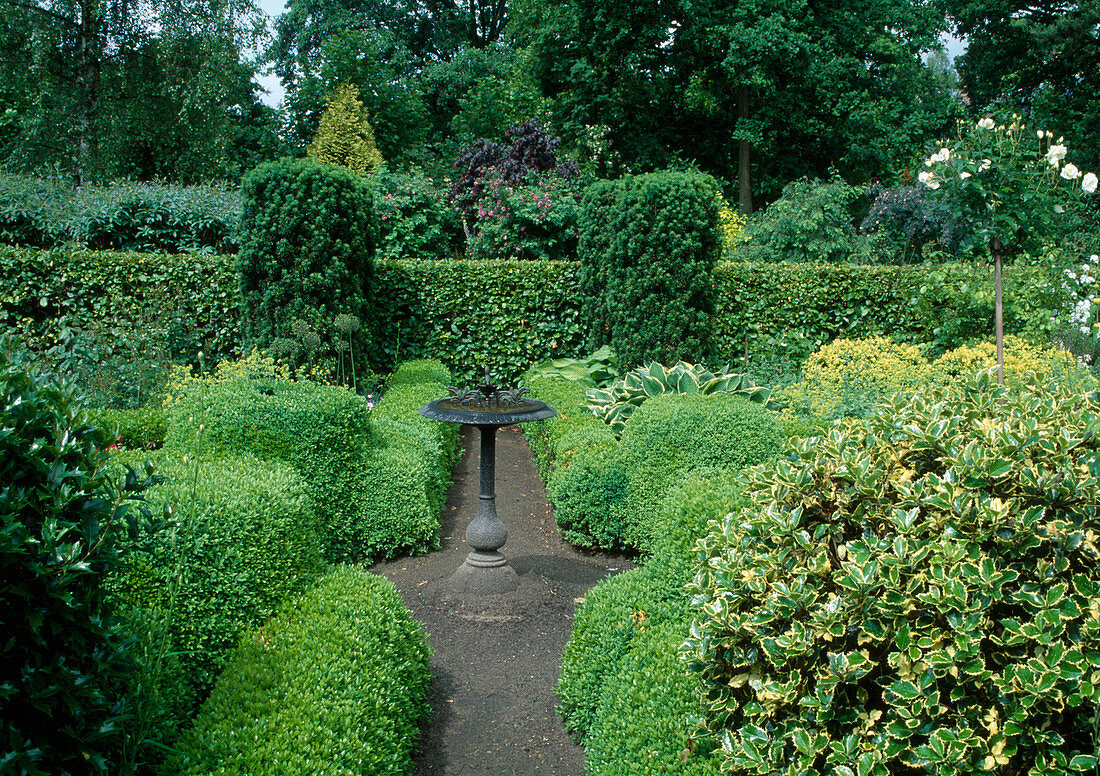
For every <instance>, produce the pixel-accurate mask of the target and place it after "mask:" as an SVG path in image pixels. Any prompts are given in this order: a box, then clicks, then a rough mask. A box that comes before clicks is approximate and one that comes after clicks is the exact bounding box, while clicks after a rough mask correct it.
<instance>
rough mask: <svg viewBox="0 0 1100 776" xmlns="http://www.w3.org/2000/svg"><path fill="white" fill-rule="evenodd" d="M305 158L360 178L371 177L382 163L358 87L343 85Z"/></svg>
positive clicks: (327, 106) (329, 106)
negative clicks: (344, 169)
mask: <svg viewBox="0 0 1100 776" xmlns="http://www.w3.org/2000/svg"><path fill="white" fill-rule="evenodd" d="M306 155H307V156H309V157H310V158H312V159H316V160H317V161H319V162H324V163H326V164H337V165H340V166H341V167H346V168H348V169H349V170H351V171H352V172H354V173H357V174H359V175H368V174H370V173H371V172H372V171H373V170H374V168H375V167H377V166H378V165H380V164H381V163H382V154H381V153H379V151H378V146H377V145H376V144H375V142H374V129H372V128H371V125H370V121H368V120H367V111H366V109H365V108H364V107H363V103H362V102H360V100H359V88H358V87H357V86H355V84H341V85H340V86H338V87H337V88H336V92H335V93H334V94H333V95H332V97H331V98H329V101H328V104H327V105H326V106H325V112H324V113H323V114H321V123H320V124H319V125H318V127H317V133H316V134H315V135H314V136H313V142H312V143H310V144H309V148H308V149H306Z"/></svg>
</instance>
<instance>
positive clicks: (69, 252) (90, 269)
mask: <svg viewBox="0 0 1100 776" xmlns="http://www.w3.org/2000/svg"><path fill="white" fill-rule="evenodd" d="M579 274H580V265H579V264H578V263H574V262H544V261H522V262H514V261H477V262H471V261H463V260H448V261H427V260H402V261H382V262H377V263H376V265H375V273H374V279H373V287H374V291H373V293H374V297H375V299H378V300H384V301H385V304H386V305H387V308H388V309H386V310H384V311H381V312H380V314H381V315H382V316H383V319H382V320H381V321H378V322H377V323H376V325H377V326H378V328H377V329H376V334H375V337H374V339H373V341H372V343H371V346H372V347H373V348H374V349H375V353H374V354H373V356H372V360H373V361H375V362H377V363H379V364H380V365H382V366H386V365H387V364H388V365H390V366H392V364H393V363H395V361H396V354H397V353H400V355H401V357H402V359H405V358H416V357H419V358H435V359H439V360H441V361H443V363H444V364H446V365H447V367H448V368H449V369H450V370H451V371H452V373H453V374H454V376H455V379H456V380H458V381H460V382H467V383H468V382H470V381H471V379H472V378H474V377H477V376H480V374H482V372H483V369H484V365H488V366H490V367H491V368H492V369H493V372H494V376H495V377H498V378H505V379H516V378H518V377H519V375H521V374H522V373H523V371H524V370H525V369H527V368H528V367H529V366H530V365H531V364H532V363H535V362H538V361H539V360H542V359H545V358H548V357H552V356H561V355H578V354H580V353H581V352H582V351H583V350H584V336H583V334H582V327H581V313H580V297H579V284H580V279H579ZM1060 288H1061V282H1060V281H1059V280H1057V279H1056V278H1053V277H1051V272H1050V270H1047V269H1044V268H1042V267H1039V266H1030V265H1023V264H1020V265H1017V266H1013V267H1010V268H1008V270H1006V272H1005V304H1006V313H1005V321H1006V328H1007V330H1008V331H1009V332H1010V333H1020V334H1024V335H1045V334H1047V333H1048V332H1049V326H1050V315H1051V312H1050V311H1051V310H1052V309H1054V307H1055V306H1056V305H1057V304H1058V295H1057V294H1058V290H1059V289H1060ZM714 299H715V310H716V312H715V316H714V319H713V321H714V342H715V345H716V348H715V349H716V353H717V359H718V360H720V361H725V360H731V361H734V362H735V363H736V362H741V361H742V360H744V359H745V357H746V355H747V356H748V357H749V358H752V357H753V356H756V355H760V354H772V353H777V352H778V353H784V352H785V353H787V354H789V355H791V356H793V357H795V358H796V359H798V360H801V359H802V358H804V357H805V356H807V355H809V354H810V353H812V352H813V351H814V350H816V349H817V348H818V347H819V346H820V345H822V344H824V343H826V342H828V341H831V340H833V339H835V338H837V337H848V338H859V337H868V336H873V335H876V334H888V335H890V336H891V337H892V338H894V339H898V340H902V341H907V342H913V343H931V344H932V345H933V346H934V349H935V350H936V351H941V352H942V351H943V350H947V349H949V348H950V347H953V346H955V345H957V344H958V343H960V342H963V341H966V340H968V339H974V338H983V339H984V338H987V337H988V336H989V334H990V332H992V331H993V283H992V272H991V271H989V270H988V269H987V268H985V267H981V266H974V265H965V264H945V265H936V266H903V267H897V266H855V265H846V264H838V265H811V264H761V263H751V262H736V263H725V264H719V265H718V266H717V267H716V268H715V270H714ZM239 311H240V299H239V296H238V294H237V290H236V277H235V273H234V269H233V257H231V256H204V255H181V256H167V255H152V254H149V255H146V254H136V253H117V252H106V251H105V252H89V251H83V250H73V249H56V250H51V251H35V250H28V249H22V248H11V247H6V246H0V326H3V327H4V328H6V329H10V330H13V331H14V332H15V333H17V334H18V335H19V336H20V337H21V338H22V339H23V340H24V341H25V342H26V343H27V344H29V345H30V346H31V347H32V349H34V350H38V351H41V350H44V349H46V348H48V347H50V346H52V345H53V344H55V343H56V342H57V340H58V337H59V334H60V332H61V323H62V322H64V324H65V325H66V326H69V327H72V326H76V327H79V328H85V327H88V326H92V325H95V326H99V327H102V328H112V327H113V328H115V329H119V330H125V329H126V327H130V328H134V327H139V326H143V327H146V328H148V327H149V326H160V327H162V328H163V332H164V334H163V336H164V340H165V343H166V346H168V347H169V354H170V355H171V357H172V358H173V359H174V360H176V361H189V362H192V363H197V361H198V353H199V351H200V350H201V351H202V352H203V354H204V357H205V361H206V363H213V362H216V361H217V360H219V359H221V358H223V357H225V356H229V355H234V354H235V349H236V346H237V343H238V342H239V339H240V327H239ZM937 354H938V353H936V352H934V353H933V354H932V355H937Z"/></svg>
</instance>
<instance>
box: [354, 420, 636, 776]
mask: <svg viewBox="0 0 1100 776" xmlns="http://www.w3.org/2000/svg"><path fill="white" fill-rule="evenodd" d="M478 441H479V440H478V431H477V430H476V429H474V428H471V427H468V426H463V428H462V445H463V448H464V453H463V455H462V458H461V459H460V460H459V462H458V464H457V465H456V467H455V470H454V482H453V484H452V486H451V489H450V490H449V491H448V494H447V506H446V508H445V513H444V515H443V520H442V523H443V526H442V547H441V549H439V550H438V551H436V552H433V553H430V554H428V555H423V556H420V557H415V558H399V559H397V560H393V561H389V562H387V563H381V564H377V565H376V566H375V567H374V568H373V569H372V571H375V572H377V573H380V574H382V575H384V576H385V577H387V578H388V579H390V580H391V581H392V582H393V583H394V584H395V585H396V586H397V589H398V590H399V591H400V592H401V595H402V597H403V598H404V600H405V604H406V605H407V606H408V607H409V608H410V609H411V610H412V613H413V616H414V617H416V618H417V619H418V620H419V621H420V622H421V623H422V624H423V626H424V631H425V633H426V634H427V638H428V643H429V644H430V645H431V647H432V650H433V651H434V655H433V657H432V674H433V678H432V687H431V698H430V700H431V704H432V715H431V718H430V719H429V720H428V722H427V725H426V728H425V730H424V735H423V741H422V750H421V752H420V755H419V757H418V759H417V769H416V774H417V776H478V775H480V774H485V776H489V775H490V774H492V776H507V775H508V774H539V775H540V776H581V775H582V774H583V773H584V750H583V749H582V748H581V747H580V746H578V745H577V744H576V743H575V742H573V741H572V740H571V739H570V737H569V735H568V734H567V733H566V732H565V730H564V729H563V728H562V724H561V719H560V718H559V717H558V715H557V712H555V711H554V707H555V705H556V704H557V702H558V698H557V696H556V695H555V693H554V689H555V686H556V685H557V681H558V675H559V673H560V671H561V653H562V649H563V648H564V646H565V643H566V641H567V640H568V639H569V633H570V631H571V629H572V626H573V613H574V610H575V608H576V603H577V600H578V599H580V598H581V597H583V596H584V594H585V592H586V591H587V590H589V589H590V588H591V587H592V586H593V585H595V584H596V583H597V582H599V581H600V580H601V579H603V578H604V577H606V576H608V575H609V574H613V573H615V572H617V571H622V570H625V569H627V568H630V567H631V566H632V564H631V562H630V560H629V559H628V558H626V557H623V556H617V555H608V554H602V553H583V552H580V551H578V550H576V549H574V548H573V547H572V546H571V545H569V544H567V543H566V542H565V541H563V540H562V538H561V536H560V535H559V534H558V531H557V528H556V525H555V523H554V516H553V512H552V510H551V507H550V505H549V503H548V502H547V500H546V491H545V489H544V488H543V485H542V481H541V480H540V479H539V476H538V472H537V471H536V470H535V468H534V466H533V464H532V460H531V451H530V448H528V447H527V443H526V442H525V441H524V439H523V435H522V434H521V433H520V431H519V429H518V428H516V427H514V426H513V427H510V428H503V429H500V430H499V431H498V432H497V444H496V496H497V499H496V503H497V513H498V515H499V516H500V518H501V520H503V521H504V523H505V525H507V527H508V541H507V543H506V544H505V545H504V547H503V548H502V552H503V553H504V554H505V555H506V556H507V557H508V559H509V561H510V563H511V565H512V567H513V568H514V569H515V570H516V572H518V574H519V580H520V586H519V590H517V591H516V592H515V593H509V594H507V595H496V596H483V597H480V598H477V597H472V596H470V595H463V594H455V593H453V592H451V591H450V589H449V588H448V586H447V580H448V578H449V577H450V576H451V574H453V573H454V571H455V570H456V569H457V568H458V567H459V566H460V565H462V561H463V560H464V559H465V557H466V554H467V552H468V551H469V548H468V546H467V545H466V541H465V538H464V537H465V531H466V525H467V523H469V521H470V520H471V519H472V518H473V516H474V514H475V512H476V509H477V501H478V498H477V496H478V458H479V454H478Z"/></svg>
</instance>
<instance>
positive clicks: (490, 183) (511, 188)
mask: <svg viewBox="0 0 1100 776" xmlns="http://www.w3.org/2000/svg"><path fill="white" fill-rule="evenodd" d="M531 178H532V179H531V182H529V183H527V184H511V183H506V182H505V181H504V180H502V179H501V177H500V176H499V175H496V174H490V175H488V176H487V180H486V181H485V186H484V188H483V190H482V193H481V196H479V197H478V198H477V200H476V202H475V206H474V208H472V209H471V213H470V216H469V217H468V218H470V219H471V220H472V223H469V224H468V225H467V226H468V228H469V237H468V239H467V249H466V253H467V255H468V256H469V257H470V258H473V259H536V260H546V259H551V260H553V259H561V260H571V259H575V258H576V257H577V216H578V214H579V212H580V197H581V193H582V192H583V187H582V185H581V184H580V183H579V181H578V180H577V179H576V178H573V179H568V178H565V177H562V176H561V175H558V174H557V173H553V172H551V173H545V174H543V175H539V176H537V177H536V176H531Z"/></svg>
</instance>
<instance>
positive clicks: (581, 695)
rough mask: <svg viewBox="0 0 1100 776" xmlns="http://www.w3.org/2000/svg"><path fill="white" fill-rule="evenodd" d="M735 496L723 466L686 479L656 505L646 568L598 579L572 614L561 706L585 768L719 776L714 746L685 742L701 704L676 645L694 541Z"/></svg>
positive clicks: (684, 622)
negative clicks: (580, 748)
mask: <svg viewBox="0 0 1100 776" xmlns="http://www.w3.org/2000/svg"><path fill="white" fill-rule="evenodd" d="M740 498H741V496H740V486H739V485H738V483H737V481H736V478H735V476H734V475H732V474H731V473H729V472H719V471H716V470H713V469H709V470H699V471H697V472H695V473H694V474H692V475H689V476H687V477H686V478H685V479H684V480H683V481H682V482H680V483H679V484H678V485H677V486H675V487H672V488H670V489H669V490H668V491H667V492H666V493H665V496H664V499H663V500H662V501H661V502H660V505H659V507H657V508H656V509H654V518H653V521H654V524H655V529H656V530H655V536H656V538H655V540H654V543H653V545H652V550H653V551H652V554H651V555H650V556H649V558H648V559H647V560H646V562H645V565H643V566H642V567H640V568H636V569H632V570H630V571H627V572H624V573H622V574H619V575H617V576H614V577H611V578H610V579H606V580H604V581H603V582H601V583H600V584H599V585H597V586H596V587H595V588H593V589H592V590H590V591H589V592H588V594H587V595H586V596H585V598H584V601H583V603H582V604H581V606H580V608H579V609H578V610H577V616H576V621H575V624H574V626H573V632H572V634H571V635H570V638H569V642H568V643H567V644H566V647H565V651H564V654H563V655H562V671H561V678H560V680H559V683H558V696H559V698H560V699H561V704H560V706H559V707H558V711H559V713H560V714H561V715H562V718H563V719H564V721H565V724H566V727H568V728H569V729H571V730H573V731H575V732H576V733H578V734H579V735H580V737H581V739H582V741H583V742H584V745H585V752H586V757H587V763H586V764H587V769H588V771H589V773H593V774H607V775H610V774H639V775H641V774H658V773H678V774H704V773H708V774H709V773H717V770H716V768H715V767H714V766H715V765H716V761H715V758H714V757H713V755H712V754H711V752H712V751H713V749H714V747H713V745H711V742H708V741H706V740H703V741H699V742H694V741H692V742H690V743H689V741H690V738H691V736H692V735H693V733H694V726H693V724H692V723H691V719H692V718H693V717H697V716H699V715H700V714H701V712H702V706H701V703H700V701H699V694H698V689H699V685H698V682H697V680H696V679H695V678H694V677H693V676H692V675H691V674H690V672H689V671H688V670H687V666H686V665H685V664H684V663H683V662H682V661H681V660H680V659H679V657H678V655H677V650H678V647H679V645H680V643H682V642H683V640H684V637H685V636H686V632H687V627H688V623H689V619H690V618H689V606H688V604H689V598H688V593H687V590H686V585H687V583H688V582H689V581H691V579H692V578H693V577H694V575H695V563H696V556H695V542H696V540H697V538H698V537H699V536H701V535H704V534H705V533H706V530H707V525H708V524H709V523H710V521H712V520H715V519H717V518H720V517H721V516H722V515H724V514H726V513H727V512H729V510H731V509H733V508H735V506H736V505H737V504H738V503H740Z"/></svg>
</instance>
